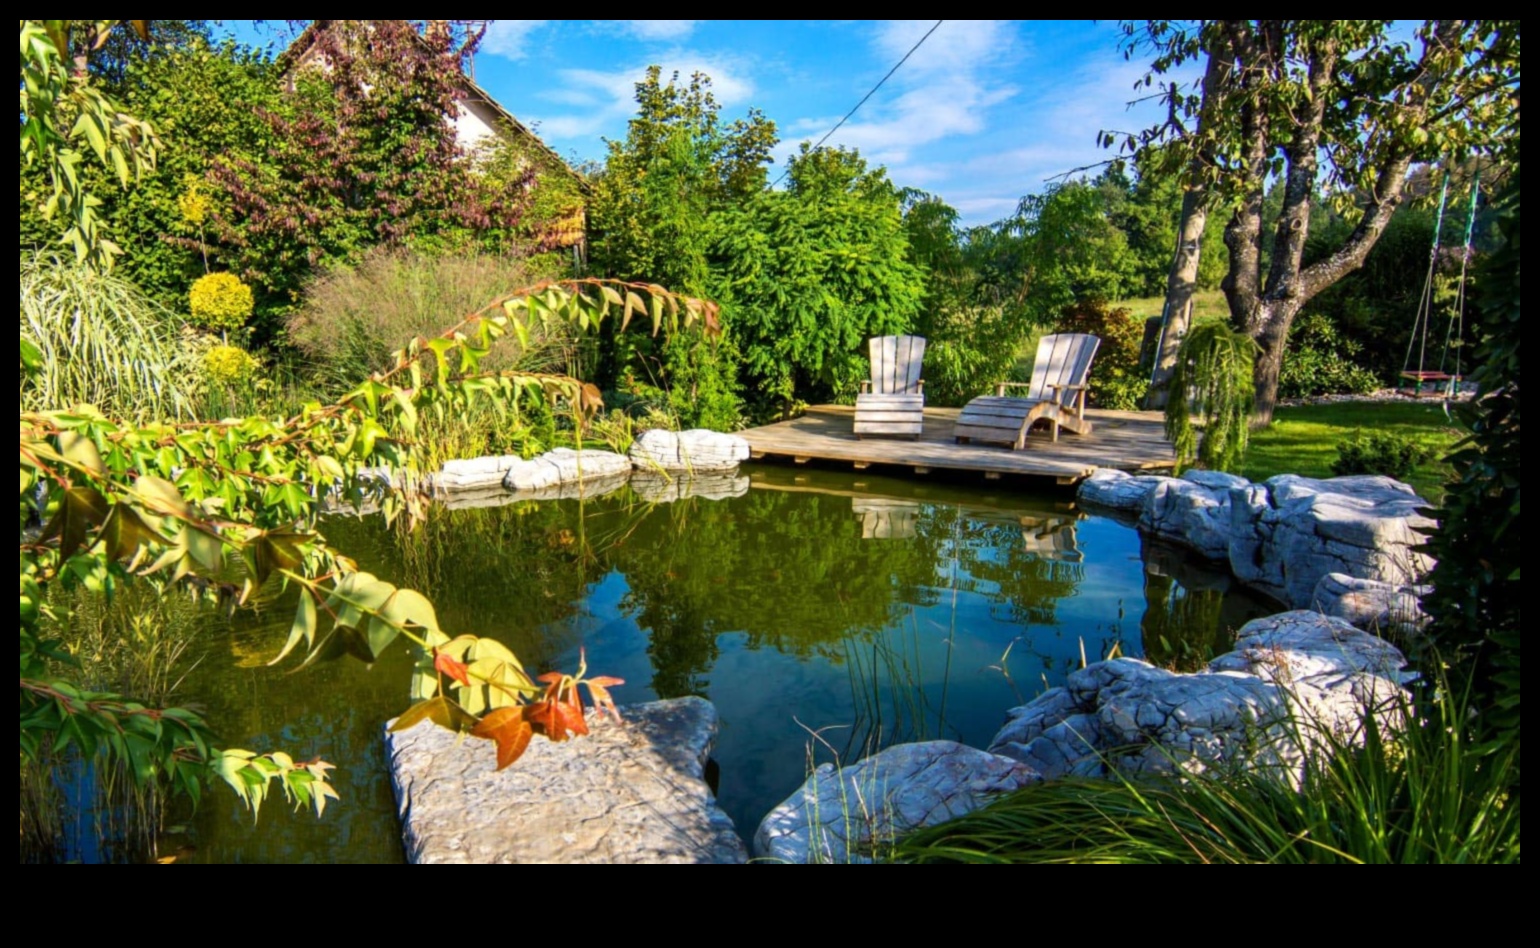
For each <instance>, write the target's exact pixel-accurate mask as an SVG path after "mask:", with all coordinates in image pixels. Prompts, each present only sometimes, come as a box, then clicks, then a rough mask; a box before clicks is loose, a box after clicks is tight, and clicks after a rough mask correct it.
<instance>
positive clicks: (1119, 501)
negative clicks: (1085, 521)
mask: <svg viewBox="0 0 1540 948" xmlns="http://www.w3.org/2000/svg"><path fill="white" fill-rule="evenodd" d="M1169 480H1172V478H1169V477H1160V476H1156V475H1149V474H1129V473H1127V472H1125V471H1118V470H1114V469H1112V468H1110V467H1102V468H1097V469H1096V471H1095V472H1093V473H1092V474H1091V476H1090V477H1088V478H1086V479H1085V480H1083V481H1081V482H1080V486H1079V487H1078V488H1077V489H1076V494H1075V495H1076V497H1078V498H1079V499H1080V501H1081V502H1082V503H1087V504H1096V505H1098V506H1101V507H1107V508H1109V509H1111V510H1120V511H1123V512H1125V513H1132V514H1138V513H1139V512H1141V511H1142V510H1144V499H1145V496H1146V495H1148V494H1149V492H1150V491H1151V490H1153V489H1154V488H1155V486H1156V485H1157V484H1160V483H1162V482H1164V481H1169Z"/></svg>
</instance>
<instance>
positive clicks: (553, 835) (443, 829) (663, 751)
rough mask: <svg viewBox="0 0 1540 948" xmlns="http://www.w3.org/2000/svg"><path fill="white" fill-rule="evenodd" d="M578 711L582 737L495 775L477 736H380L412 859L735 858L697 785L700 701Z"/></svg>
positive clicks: (534, 745) (545, 747)
mask: <svg viewBox="0 0 1540 948" xmlns="http://www.w3.org/2000/svg"><path fill="white" fill-rule="evenodd" d="M620 712H621V715H622V717H623V720H622V721H620V722H615V721H613V720H611V719H609V718H603V717H601V716H599V715H597V714H594V713H590V715H589V717H588V725H589V728H590V733H589V735H588V736H587V737H578V738H575V739H573V740H569V741H563V742H562V743H559V744H558V743H553V742H551V741H547V740H544V739H542V738H538V737H537V738H535V740H533V741H532V742H531V743H530V745H529V749H528V750H527V751H525V753H524V756H523V757H521V758H519V759H518V760H517V761H515V762H514V763H513V764H512V765H511V766H510V767H508V768H507V769H506V770H503V771H497V770H496V769H495V767H496V764H497V759H496V753H495V751H494V748H493V746H492V744H491V743H490V742H489V741H483V740H477V739H475V738H462V737H459V736H457V735H456V734H454V733H452V732H450V731H447V730H445V729H443V728H440V727H437V726H434V725H433V724H431V723H428V722H424V723H422V724H419V725H417V726H416V727H413V728H410V729H408V730H406V731H402V732H400V733H392V732H390V731H388V730H387V731H386V734H385V743H386V756H387V757H388V759H389V761H390V773H391V783H392V785H393V787H394V789H395V794H396V803H397V808H398V810H399V812H400V815H401V824H402V834H403V841H404V843H405V847H406V858H407V861H408V862H414V863H712V864H722V863H729V864H730V863H742V862H744V861H745V860H746V858H747V852H746V851H745V849H744V845H743V841H742V840H741V839H740V838H739V837H738V834H737V832H736V831H735V830H734V828H733V822H732V820H731V819H730V818H729V817H728V816H727V814H726V813H725V812H723V811H722V809H721V808H720V807H718V806H717V802H716V798H715V796H713V794H712V792H711V789H710V787H708V786H707V784H706V781H705V779H704V773H705V766H706V759H707V757H708V756H709V755H710V753H711V748H712V745H713V743H714V742H715V740H716V732H717V712H716V708H715V707H714V706H713V705H712V704H711V702H709V701H707V700H705V699H704V698H695V697H687V698H674V699H671V700H668V701H654V702H650V703H647V704H638V705H631V706H628V707H622V708H621V709H620Z"/></svg>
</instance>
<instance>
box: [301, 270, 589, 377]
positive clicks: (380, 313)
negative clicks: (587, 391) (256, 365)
mask: <svg viewBox="0 0 1540 948" xmlns="http://www.w3.org/2000/svg"><path fill="white" fill-rule="evenodd" d="M547 275H553V276H554V274H543V273H537V272H534V271H533V270H532V269H531V267H530V266H529V265H527V264H526V263H524V262H523V261H521V260H518V259H513V258H509V257H497V256H490V255H485V254H439V255H434V254H427V253H422V252H419V251H416V250H410V249H406V248H385V247H381V248H376V249H375V250H372V251H370V252H369V253H367V254H365V255H364V257H363V259H362V260H360V261H359V262H358V264H357V265H355V266H348V267H338V268H335V269H333V270H330V271H327V272H324V273H322V274H320V275H319V276H316V277H314V278H313V279H311V280H310V282H309V283H307V284H306V286H305V290H304V298H303V301H302V302H301V305H300V308H299V309H298V310H297V311H296V312H295V314H294V315H293V316H292V317H290V319H289V323H288V332H289V341H290V342H292V343H293V344H294V345H295V346H297V347H298V348H299V350H300V351H301V352H302V353H303V354H304V355H305V357H306V359H307V360H308V362H309V363H310V365H311V367H312V368H313V370H314V372H315V374H316V376H317V378H318V380H319V381H320V382H321V383H322V384H323V385H324V386H326V387H327V388H329V389H336V390H338V391H346V390H348V389H351V388H352V387H353V386H355V385H357V384H358V383H359V382H361V381H363V380H364V379H366V378H368V377H369V376H370V375H371V374H373V373H375V372H378V371H380V370H381V369H382V368H384V367H386V366H387V365H389V364H390V361H391V360H390V354H391V353H392V352H394V351H396V350H397V349H399V348H401V347H402V346H403V345H405V344H406V342H407V341H408V340H409V339H412V338H413V337H414V336H425V335H433V334H435V333H437V332H439V331H440V330H442V329H443V328H444V327H445V326H448V325H452V324H453V323H455V322H456V321H458V320H460V319H461V318H463V317H465V316H466V315H467V314H469V313H472V312H475V311H476V310H478V309H480V308H482V307H483V306H485V305H486V304H487V301H488V300H493V299H497V298H498V297H501V296H505V295H507V294H509V293H512V292H513V291H514V290H517V289H520V288H522V287H526V286H529V285H530V284H532V283H536V282H538V281H539V280H540V279H541V278H542V277H543V276H547ZM575 349H576V343H575V341H574V339H573V337H572V335H571V334H570V333H569V332H568V331H566V330H565V329H564V328H562V327H555V326H552V327H549V328H540V329H532V332H531V339H530V344H529V346H528V348H524V347H521V346H520V343H519V341H518V340H516V339H514V338H513V336H512V335H509V336H505V337H503V338H502V339H499V340H497V342H496V343H495V344H494V347H493V351H492V352H491V353H490V354H489V355H488V356H487V357H486V358H484V359H483V360H482V362H481V368H482V369H483V370H502V369H521V370H524V371H530V372H566V371H567V370H568V368H569V364H570V363H571V362H572V361H573V360H574V359H575V356H576V352H575Z"/></svg>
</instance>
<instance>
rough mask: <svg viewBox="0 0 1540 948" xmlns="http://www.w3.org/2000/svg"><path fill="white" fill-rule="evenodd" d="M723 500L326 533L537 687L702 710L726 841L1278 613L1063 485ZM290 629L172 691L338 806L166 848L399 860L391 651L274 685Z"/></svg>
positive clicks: (454, 517) (278, 806) (607, 504)
mask: <svg viewBox="0 0 1540 948" xmlns="http://www.w3.org/2000/svg"><path fill="white" fill-rule="evenodd" d="M734 483H735V486H734V492H738V495H737V496H729V497H725V498H722V499H705V498H703V497H694V498H689V499H685V500H681V501H677V502H673V503H646V502H643V501H642V500H641V499H639V497H638V496H637V494H636V493H634V492H633V491H632V489H631V488H630V487H626V488H622V489H621V490H620V491H618V492H616V493H613V494H610V495H607V496H604V497H601V498H591V499H588V500H583V501H580V500H560V501H542V502H534V501H525V502H520V503H517V504H510V505H507V506H500V507H487V508H479V509H457V510H456V509H444V508H440V509H436V510H435V511H434V512H433V514H432V516H431V517H430V519H429V521H428V522H427V523H426V524H424V525H422V526H421V527H419V529H418V530H417V531H416V532H414V533H411V534H406V533H404V532H403V531H401V530H399V529H391V528H387V527H386V526H385V525H384V524H382V523H381V522H379V520H378V518H362V519H358V518H335V519H332V520H330V521H328V522H327V524H326V527H325V529H326V532H327V534H328V536H329V537H330V538H331V539H332V540H333V541H334V542H336V543H337V545H338V546H339V547H340V548H342V549H344V550H347V551H348V552H349V553H351V554H353V555H355V556H356V557H357V559H358V561H359V565H360V567H361V568H363V569H367V570H370V571H372V572H374V573H376V574H377V575H379V576H381V577H382V578H385V579H388V580H390V581H392V582H395V583H397V584H400V585H404V586H409V587H413V588H416V589H419V590H422V591H423V592H424V593H426V594H427V595H428V596H429V597H430V598H431V599H432V600H433V601H434V602H435V604H436V605H437V607H438V614H439V619H440V622H441V624H442V626H443V627H444V628H445V630H446V631H449V632H450V633H451V634H453V633H456V632H461V631H465V632H474V633H475V634H477V635H483V636H493V637H496V638H498V639H500V640H501V641H503V642H504V643H505V644H507V645H508V646H509V647H511V648H512V649H513V650H514V651H515V652H516V653H517V654H518V655H519V656H520V658H521V660H522V661H523V662H524V664H525V666H526V667H528V668H529V669H530V670H531V671H532V672H535V671H537V670H549V669H557V668H559V669H569V670H570V669H573V668H575V666H576V664H577V659H578V649H579V648H580V647H583V648H585V649H586V651H587V655H588V662H589V665H590V667H591V668H592V669H593V670H594V671H595V673H601V674H607V675H617V676H619V677H621V678H624V679H625V680H626V682H627V683H626V685H625V686H623V687H621V688H618V689H616V698H617V700H619V701H620V702H621V703H622V704H624V703H631V702H641V701H647V700H650V699H653V698H659V697H663V698H668V697H676V696H679V695H686V694H698V695H704V696H705V697H707V698H709V699H711V700H712V701H713V702H715V704H716V706H717V709H718V710H719V712H720V714H721V721H722V724H721V733H720V735H719V738H718V742H717V747H716V752H715V755H714V756H715V760H716V762H717V766H718V777H717V779H718V795H719V799H720V801H721V804H722V806H723V807H724V808H725V809H726V810H727V812H728V813H729V814H730V815H731V816H732V817H733V819H734V820H735V821H736V823H737V825H738V829H739V832H740V833H741V834H743V835H744V836H745V837H749V836H752V834H753V832H754V829H755V827H756V826H757V824H758V821H759V819H760V818H761V817H763V816H764V814H765V813H766V812H767V811H768V810H769V809H770V808H771V807H772V806H774V805H775V804H776V803H778V802H779V801H781V800H782V799H784V798H785V797H786V796H788V795H789V794H790V793H791V792H792V791H793V790H795V789H796V787H797V786H798V785H799V784H800V783H801V782H802V780H803V779H804V777H805V776H806V774H807V772H808V769H809V766H810V761H817V762H821V761H823V760H830V759H835V758H836V757H838V758H839V759H843V760H847V761H848V760H854V759H856V758H859V757H860V756H862V755H863V754H865V753H867V752H868V751H870V750H871V749H874V748H880V747H883V746H886V745H888V744H891V743H895V742H900V741H908V740H919V739H931V738H949V739H952V740H958V741H962V742H964V743H968V744H972V745H975V746H983V745H984V744H986V743H987V742H988V740H989V738H990V737H991V736H992V735H993V733H994V732H995V731H996V730H997V729H998V727H999V725H1000V723H1001V721H1002V717H1003V715H1004V712H1005V711H1006V709H1007V708H1010V707H1013V706H1015V705H1017V704H1021V703H1023V702H1024V701H1027V700H1030V699H1031V698H1032V697H1034V696H1035V695H1037V694H1039V693H1040V692H1042V691H1043V690H1044V689H1045V688H1047V687H1050V686H1052V685H1055V684H1059V683H1061V682H1062V681H1063V678H1064V676H1065V674H1066V673H1067V672H1069V671H1070V670H1073V669H1075V668H1077V667H1079V666H1080V665H1081V663H1082V662H1083V661H1096V660H1097V659H1099V658H1103V657H1106V656H1108V655H1110V654H1114V653H1117V654H1123V655H1133V656H1140V655H1143V656H1147V657H1149V658H1150V659H1151V660H1153V661H1156V662H1160V663H1163V664H1170V665H1177V666H1188V667H1191V666H1195V665H1196V664H1198V663H1200V662H1201V661H1202V660H1203V659H1204V658H1206V657H1207V656H1208V655H1209V654H1212V653H1217V652H1220V651H1224V650H1225V649H1226V648H1227V647H1228V642H1229V639H1230V637H1231V635H1232V633H1233V631H1234V630H1235V629H1236V628H1237V627H1239V626H1240V625H1241V624H1242V623H1243V622H1245V621H1246V620H1248V619H1251V618H1254V617H1256V616H1259V615H1264V614H1267V613H1269V612H1272V611H1276V605H1275V604H1273V603H1272V602H1270V601H1268V600H1264V599H1262V598H1260V597H1257V596H1254V595H1251V594H1249V593H1247V592H1245V591H1244V590H1242V589H1240V588H1238V587H1234V586H1232V585H1231V582H1230V580H1229V579H1228V577H1227V576H1226V575H1225V574H1223V573H1216V572H1213V571H1211V570H1209V569H1207V568H1204V567H1203V566H1201V565H1200V564H1193V563H1191V562H1189V558H1188V555H1187V554H1183V553H1180V552H1176V551H1170V550H1165V549H1161V548H1156V547H1152V546H1151V545H1150V544H1148V543H1147V542H1145V541H1142V540H1141V538H1140V535H1139V534H1138V532H1137V531H1135V530H1134V529H1132V528H1131V527H1130V526H1128V525H1126V524H1123V523H1119V522H1117V521H1115V520H1112V519H1109V518H1106V517H1102V516H1095V515H1087V514H1086V513H1084V512H1082V511H1079V510H1077V509H1076V508H1075V507H1074V505H1073V504H1072V503H1070V500H1071V497H1072V495H1070V494H1068V493H1066V492H1062V491H1061V492H1057V493H1022V492H1015V491H1011V490H1008V489H993V488H991V489H989V490H980V489H979V487H978V486H977V485H972V486H970V487H967V488H964V487H957V486H948V485H946V484H944V483H932V482H929V481H923V482H922V481H914V480H900V479H893V478H884V477H879V476H868V474H867V473H865V472H862V473H859V474H849V473H836V472H830V471H820V470H805V469H801V468H788V467H770V466H751V467H745V468H744V469H743V471H742V472H740V476H739V478H737V479H736V481H735V482H734ZM291 615H292V597H284V598H280V599H276V600H272V601H268V602H266V603H263V604H261V607H260V608H259V609H258V610H257V611H256V612H255V613H246V614H243V615H241V616H238V617H237V618H236V620H235V621H234V622H233V623H232V624H230V625H229V626H228V628H225V627H223V626H222V623H221V628H219V629H218V630H211V634H209V635H207V636H206V637H205V643H206V647H205V648H204V650H203V653H202V654H201V656H199V664H198V666H197V667H196V668H195V669H194V670H193V671H192V673H191V674H190V675H189V676H188V677H187V679H186V686H185V688H184V691H183V693H182V698H183V699H185V700H190V701H194V702H197V703H199V704H201V705H203V706H204V707H205V708H206V710H207V712H208V715H209V718H210V720H211V721H212V722H213V723H214V725H215V726H216V727H217V728H218V729H219V731H220V733H221V736H222V737H223V738H224V740H225V741H226V742H227V743H228V744H230V745H232V746H243V747H248V748H252V749H257V750H265V749H269V748H282V749H286V750H289V751H291V752H293V753H295V754H296V756H299V755H304V756H310V755H320V756H322V757H325V758H326V759H327V760H330V761H332V762H333V763H335V764H336V765H338V771H337V775H336V779H335V782H336V786H337V788H338V790H339V791H340V792H341V795H342V800H341V802H340V804H334V805H333V807H331V808H329V809H328V810H327V813H326V815H325V817H324V819H321V820H319V821H318V820H316V819H314V818H313V817H312V816H311V815H309V814H308V813H300V814H295V813H292V812H289V811H288V810H287V809H286V808H285V807H284V805H283V804H282V802H281V801H278V802H272V803H270V804H269V805H268V806H267V807H265V808H264V811H263V813H262V814H261V821H260V823H259V824H258V825H256V826H253V821H252V819H251V817H250V815H249V814H246V813H244V811H242V810H241V809H240V808H239V807H238V806H237V805H236V804H234V803H233V802H232V801H231V798H230V796H229V795H228V794H222V793H214V794H211V795H210V796H209V797H208V798H207V799H206V801H205V804H204V806H203V808H202V809H201V810H200V811H199V812H198V813H197V814H196V816H194V817H193V818H192V819H191V820H190V821H188V822H186V823H184V824H183V825H180V826H174V827H173V831H174V835H173V837H172V838H168V839H166V840H163V843H162V847H163V851H164V850H167V849H176V848H178V847H182V851H183V852H189V851H190V852H191V858H192V859H194V860H196V861H209V862H296V861H311V862H379V861H399V860H400V859H401V858H402V851H401V846H400V839H399V830H398V826H397V821H396V816H395V806H394V802H393V800H392V797H391V791H390V784H389V778H388V774H387V771H386V765H385V760H384V755H383V752H382V742H381V738H380V728H381V725H382V723H383V722H384V721H385V720H387V719H388V718H390V717H392V716H394V715H395V714H398V713H399V712H400V711H401V710H402V709H403V708H404V707H405V706H406V704H407V693H406V689H407V680H408V677H409V674H410V667H411V658H410V656H409V654H408V652H407V650H406V647H405V646H401V647H400V648H399V649H396V650H393V651H392V653H391V654H389V655H387V656H386V657H384V658H382V659H381V660H380V661H379V662H377V663H376V664H375V665H374V666H372V667H365V666H364V665H362V664H360V663H357V662H355V661H352V660H343V661H338V662H333V663H330V664H323V665H320V666H316V667H312V668H309V669H306V670H303V671H299V672H294V673H287V672H285V671H283V670H279V669H273V668H268V667H266V666H265V663H266V661H267V660H269V659H270V658H271V657H272V656H273V655H274V654H276V652H277V649H278V647H279V646H280V644H281V643H282V641H283V638H284V636H285V634H286V632H287V629H288V623H289V620H290V616H291ZM475 750H477V751H480V752H484V753H487V754H491V753H492V747H491V745H490V744H488V745H484V746H477V747H476V748H475ZM515 766H517V765H515ZM189 843H190V844H191V849H189V848H188V844H189Z"/></svg>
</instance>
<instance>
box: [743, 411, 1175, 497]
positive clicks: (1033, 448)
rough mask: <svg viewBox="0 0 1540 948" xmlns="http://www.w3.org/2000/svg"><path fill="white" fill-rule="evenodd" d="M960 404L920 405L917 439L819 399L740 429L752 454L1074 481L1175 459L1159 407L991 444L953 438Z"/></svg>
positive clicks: (1094, 416) (1099, 414)
mask: <svg viewBox="0 0 1540 948" xmlns="http://www.w3.org/2000/svg"><path fill="white" fill-rule="evenodd" d="M958 411H959V410H958V409H956V408H926V409H925V422H924V428H923V430H922V431H921V433H920V438H919V440H918V441H902V440H882V439H880V438H865V439H860V438H857V437H856V436H855V431H854V419H855V412H854V409H852V408H850V407H849V406H844V405H818V406H815V407H813V408H810V409H808V411H807V413H806V414H804V415H803V416H802V417H800V418H793V419H791V420H790V421H779V422H776V423H774V424H770V425H765V426H763V427H760V428H750V429H749V430H747V431H743V432H739V433H740V434H741V435H742V436H743V437H744V438H746V439H747V440H748V442H749V447H750V449H751V450H752V452H753V454H754V456H755V457H761V456H766V457H791V458H803V459H806V458H816V459H819V460H825V461H850V462H855V463H861V464H893V465H902V466H906V467H914V468H930V469H932V470H939V469H945V470H961V471H983V472H986V473H1000V474H1023V475H1029V476H1039V477H1054V478H1058V479H1061V480H1065V479H1069V480H1079V479H1081V478H1084V477H1087V476H1089V475H1090V474H1091V472H1092V471H1095V470H1096V469H1097V468H1104V467H1106V468H1116V469H1117V470H1120V471H1153V470H1162V469H1169V468H1170V467H1171V466H1172V465H1173V463H1174V462H1175V454H1174V452H1173V451H1172V448H1171V442H1170V441H1168V440H1166V433H1165V428H1164V423H1163V421H1162V418H1161V415H1160V413H1159V412H1140V411H1100V410H1097V409H1091V410H1089V411H1087V412H1086V416H1087V418H1088V419H1089V420H1090V421H1091V423H1092V424H1093V425H1094V426H1095V430H1094V431H1093V432H1092V433H1091V434H1089V435H1076V434H1072V433H1064V434H1061V435H1060V436H1059V440H1058V442H1057V443H1054V442H1053V441H1052V440H1051V439H1050V438H1049V436H1048V433H1047V432H1046V431H1036V430H1034V431H1033V432H1032V433H1031V434H1030V435H1028V436H1027V445H1026V447H1025V448H1024V449H1022V450H1020V451H1012V450H1010V449H1009V448H1006V447H1004V446H1001V445H996V444H957V443H956V442H955V440H954V438H953V430H954V428H955V427H956V424H957V415H958Z"/></svg>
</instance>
